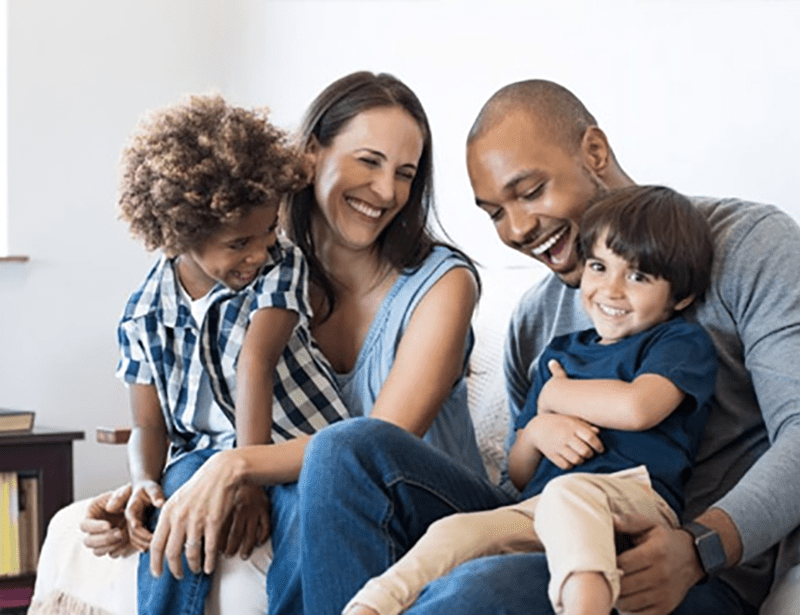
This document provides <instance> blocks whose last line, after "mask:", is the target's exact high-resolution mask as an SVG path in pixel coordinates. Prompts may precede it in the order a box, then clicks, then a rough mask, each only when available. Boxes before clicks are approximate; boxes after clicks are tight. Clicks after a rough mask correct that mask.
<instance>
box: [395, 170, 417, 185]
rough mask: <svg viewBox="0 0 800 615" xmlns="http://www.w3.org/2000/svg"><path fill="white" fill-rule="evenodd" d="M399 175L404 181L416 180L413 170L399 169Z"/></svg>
mask: <svg viewBox="0 0 800 615" xmlns="http://www.w3.org/2000/svg"><path fill="white" fill-rule="evenodd" d="M397 176H398V177H399V178H400V179H402V180H404V181H409V182H410V181H414V173H412V172H411V171H398V172H397Z"/></svg>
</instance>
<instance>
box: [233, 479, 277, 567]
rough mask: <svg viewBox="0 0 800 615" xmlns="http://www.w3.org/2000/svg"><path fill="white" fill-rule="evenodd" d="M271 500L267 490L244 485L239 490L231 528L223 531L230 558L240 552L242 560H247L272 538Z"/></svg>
mask: <svg viewBox="0 0 800 615" xmlns="http://www.w3.org/2000/svg"><path fill="white" fill-rule="evenodd" d="M270 529H271V528H270V522H269V499H268V498H267V495H266V493H264V488H263V487H259V486H257V485H251V484H247V483H245V484H243V485H240V486H239V488H238V489H237V490H236V495H235V496H234V505H233V511H232V513H231V515H230V526H229V527H228V528H227V531H226V530H225V529H223V536H224V535H225V534H227V541H226V543H225V546H224V548H223V552H224V553H225V555H227V556H228V557H230V556H232V555H235V554H236V552H237V551H238V553H239V555H240V556H241V557H242V559H247V558H248V557H250V554H251V553H252V552H253V549H254V548H255V547H256V546H258V545H261V544H264V542H265V541H266V540H267V538H269V534H270Z"/></svg>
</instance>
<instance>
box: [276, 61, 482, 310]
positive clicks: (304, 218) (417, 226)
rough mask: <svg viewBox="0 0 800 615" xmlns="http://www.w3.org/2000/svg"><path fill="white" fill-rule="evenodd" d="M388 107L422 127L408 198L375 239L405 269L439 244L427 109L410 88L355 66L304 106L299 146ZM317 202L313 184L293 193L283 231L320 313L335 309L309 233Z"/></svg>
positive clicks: (324, 141) (329, 137)
mask: <svg viewBox="0 0 800 615" xmlns="http://www.w3.org/2000/svg"><path fill="white" fill-rule="evenodd" d="M390 107H400V108H401V109H403V110H404V111H406V112H407V113H408V114H409V115H410V116H411V117H412V118H414V120H415V121H416V122H417V125H418V126H419V129H420V131H421V132H422V153H421V155H420V159H419V163H418V164H417V172H416V174H415V176H414V180H413V181H412V182H411V191H410V193H409V196H408V202H406V204H405V206H404V207H403V208H402V209H401V210H400V212H399V213H398V214H397V215H396V216H395V217H394V219H393V220H392V221H391V222H390V223H389V225H388V226H387V227H386V228H385V229H384V230H383V232H382V233H381V235H380V237H378V240H377V245H378V249H379V251H380V256H381V258H383V259H385V260H386V261H387V262H389V263H390V264H391V265H392V266H393V267H394V268H396V269H398V270H400V271H408V270H414V269H415V268H417V267H419V266H420V265H421V264H422V263H423V261H424V260H425V259H426V258H427V257H428V255H429V254H430V252H431V249H432V248H433V246H435V245H440V242H438V241H437V240H436V238H435V237H434V233H433V231H432V229H431V226H430V224H429V223H430V217H433V219H434V220H436V211H435V208H434V205H433V144H432V140H431V129H430V125H429V123H428V116H427V115H426V113H425V109H424V108H423V107H422V103H421V102H420V100H419V98H417V95H416V94H414V92H413V91H412V90H411V88H409V87H408V86H407V85H406V84H405V83H403V82H402V81H400V79H398V78H397V77H395V76H393V75H390V74H387V73H379V74H375V73H371V72H369V71H358V72H355V73H351V74H349V75H345V76H344V77H341V78H340V79H337V80H336V81H334V82H333V83H331V84H330V85H329V86H328V87H326V88H325V89H324V90H323V91H322V92H320V94H319V95H318V96H317V97H316V98H315V99H314V101H313V102H312V103H311V105H310V106H309V108H308V110H307V111H306V114H305V117H304V118H303V122H302V125H301V127H300V135H299V141H300V143H299V145H300V147H302V148H303V149H304V150H305V149H306V148H308V147H309V146H310V145H311V143H312V141H313V140H316V142H317V143H319V145H321V146H322V147H327V146H329V145H330V144H331V142H332V141H333V140H334V139H335V138H336V136H337V135H339V133H341V132H342V130H344V129H345V128H346V127H347V125H348V123H349V122H350V121H351V120H352V119H353V118H354V117H356V116H357V115H359V114H360V113H364V112H366V111H370V110H372V109H377V108H390ZM315 202H316V201H315V198H314V187H313V186H308V187H307V188H306V189H305V190H302V191H300V192H298V193H296V194H295V195H293V196H292V197H291V198H290V199H289V204H288V205H289V207H288V212H287V213H288V224H287V226H288V229H287V230H288V232H289V237H290V238H291V239H292V241H294V243H296V244H297V245H298V246H299V247H300V248H301V249H302V250H303V253H304V254H305V257H306V260H307V261H308V263H309V269H310V277H311V280H312V282H314V283H315V284H317V286H319V287H320V288H321V289H322V290H323V292H324V294H325V299H326V306H325V310H324V313H323V316H324V315H325V314H327V315H330V313H331V312H332V311H333V308H334V305H335V303H336V293H335V290H334V285H333V281H332V280H331V279H330V276H329V274H328V273H327V272H326V271H325V268H324V266H323V265H322V263H320V261H319V259H318V258H317V254H316V249H315V245H314V237H313V234H312V232H311V220H312V213H313V209H314V205H315ZM437 221H438V220H437ZM462 254H463V253H462ZM464 257H465V258H467V257H466V255H464ZM467 260H469V258H467Z"/></svg>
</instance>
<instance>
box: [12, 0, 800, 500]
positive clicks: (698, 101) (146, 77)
mask: <svg viewBox="0 0 800 615" xmlns="http://www.w3.org/2000/svg"><path fill="white" fill-rule="evenodd" d="M10 4H11V8H10V14H9V23H10V35H9V48H10V65H9V82H10V94H9V124H10V125H9V133H10V137H9V138H10V153H9V184H10V192H11V198H10V225H11V242H10V243H11V245H10V249H11V250H12V251H13V252H24V253H27V254H29V255H30V256H31V257H32V260H31V262H30V263H28V264H25V265H11V264H0V406H19V407H29V408H34V409H36V411H37V415H38V417H39V421H40V422H41V423H43V424H44V423H49V424H53V425H61V426H67V427H71V428H78V429H84V430H87V432H88V431H89V430H92V429H93V428H94V426H95V425H97V424H101V423H112V424H113V423H116V424H119V423H124V422H126V421H127V406H126V400H125V396H124V392H123V389H122V387H121V385H119V384H118V383H117V382H116V380H115V379H114V378H113V375H112V374H113V368H114V365H115V362H116V347H115V338H114V329H115V323H116V319H117V316H118V314H119V311H120V309H121V307H122V304H123V302H124V299H125V297H126V296H127V293H128V292H129V291H130V290H131V289H132V288H133V286H134V285H135V284H136V283H137V281H138V280H139V279H140V278H141V276H142V275H143V273H144V269H145V267H146V266H147V263H148V262H149V260H150V257H149V256H147V255H146V254H144V253H143V251H142V249H141V248H140V247H139V246H138V244H136V243H134V242H133V241H132V240H130V239H128V237H127V233H126V231H125V229H124V226H123V225H122V224H121V223H120V222H118V221H116V220H115V213H114V207H113V202H114V180H115V174H114V165H115V162H116V158H117V156H118V152H119V149H120V147H121V145H122V142H123V139H124V137H125V135H126V133H127V132H128V131H129V130H130V128H131V127H132V126H133V124H134V123H135V120H136V118H137V117H138V115H139V113H140V112H141V111H143V110H144V109H147V108H151V107H153V106H157V105H161V104H165V103H168V102H172V101H174V100H176V99H177V98H178V97H179V96H180V94H181V93H183V92H187V91H206V90H208V89H209V88H211V87H216V88H217V89H219V90H221V91H222V92H223V93H224V94H226V95H227V96H228V97H229V98H230V99H231V100H232V101H234V102H237V103H240V104H245V105H264V104H267V105H269V106H270V107H271V108H272V109H273V111H274V114H273V118H274V120H275V121H277V122H278V123H280V124H283V125H285V126H287V127H291V126H294V125H296V124H297V123H298V121H299V118H300V115H301V113H302V110H303V109H304V107H305V106H306V105H307V104H308V103H309V102H310V100H311V99H312V98H313V97H314V95H315V94H316V93H317V92H318V91H319V90H320V89H321V88H322V87H324V86H325V85H326V84H327V83H329V82H330V81H331V80H333V79H335V78H337V77H339V76H341V75H343V74H345V73H347V72H350V71H352V70H357V69H362V68H366V69H370V70H375V71H387V72H392V73H394V74H396V75H397V76H399V77H401V78H402V79H404V80H405V81H406V82H407V83H408V84H409V85H411V86H412V88H414V89H415V91H416V92H417V93H418V94H419V96H420V98H421V99H422V101H423V103H424V104H425V106H426V109H427V110H428V113H429V115H430V119H431V123H432V126H433V131H434V142H435V151H436V172H437V177H436V180H437V193H438V200H439V206H440V213H441V218H442V220H443V222H444V225H445V227H446V228H447V230H448V231H449V233H450V235H451V236H452V237H453V239H454V240H455V241H457V242H458V243H460V244H461V245H462V246H464V247H465V248H466V249H467V250H468V251H469V252H470V253H472V254H473V255H474V256H476V257H477V258H478V259H479V260H480V261H482V262H483V263H485V264H487V265H488V267H489V272H491V274H487V275H485V276H484V277H485V278H486V279H487V282H489V283H488V284H487V289H486V293H485V295H484V299H483V301H484V303H485V304H487V305H490V306H492V305H493V304H495V305H496V304H497V302H498V298H497V295H498V294H499V291H498V284H497V282H498V280H501V281H505V282H508V281H509V280H513V281H514V282H515V284H514V287H513V290H512V291H508V290H507V289H504V290H503V291H502V292H503V293H506V292H517V291H518V290H521V289H522V288H524V287H525V286H526V285H527V281H528V280H529V279H534V278H536V277H538V276H539V275H541V268H540V267H537V266H536V265H534V264H531V263H530V262H528V261H527V260H525V259H524V258H522V257H517V256H515V255H514V254H512V253H511V252H510V251H509V250H507V249H505V248H503V247H502V246H500V244H499V242H498V241H497V240H496V238H495V237H494V235H493V231H492V230H491V226H490V224H489V222H488V220H487V219H486V217H485V215H483V214H482V213H480V212H479V211H478V210H477V208H476V207H475V206H474V204H473V198H472V194H471V192H470V189H469V184H468V180H467V176H466V171H465V167H464V138H465V135H466V133H467V130H468V129H469V126H470V124H471V122H472V120H473V119H474V117H475V114H476V113H477V111H478V109H479V108H480V106H481V105H482V104H483V102H484V101H485V99H486V98H487V97H488V96H489V95H490V94H491V93H492V92H493V91H494V90H496V89H497V88H498V87H500V86H502V85H503V84H505V83H507V82H510V81H513V80H518V79H524V78H527V77H533V76H536V77H545V78H550V79H553V80H556V81H559V82H561V83H563V84H564V85H566V86H568V87H569V88H571V89H572V90H573V91H575V93H576V94H578V96H579V97H581V98H582V99H583V100H584V102H585V103H586V104H587V106H588V107H589V109H590V110H591V111H592V112H593V113H594V114H595V115H596V117H597V119H598V120H599V122H600V125H601V126H602V127H603V128H604V129H605V130H606V132H607V133H608V135H609V137H610V139H611V142H612V145H613V146H614V148H615V151H616V153H617V155H618V157H619V159H620V161H621V163H622V165H623V166H624V167H625V168H626V170H627V171H628V172H629V173H630V174H631V176H632V177H633V178H634V179H635V180H637V181H639V182H642V183H644V182H660V183H666V184H668V185H671V186H673V187H675V188H678V189H680V190H682V191H684V192H687V193H691V194H700V193H705V194H715V195H736V196H742V197H749V198H753V199H758V200H763V201H769V202H774V203H776V204H779V205H781V206H782V207H784V208H785V209H787V210H788V211H789V212H790V213H792V215H794V216H795V218H797V219H800V199H798V174H797V173H796V171H795V166H796V161H797V154H796V152H798V151H800V129H798V127H797V122H796V115H797V113H796V110H797V109H800V71H798V70H797V68H796V66H795V64H796V61H797V58H800V39H798V37H797V36H796V30H797V27H798V26H800V2H797V1H790V0H782V1H781V0H770V1H764V0H748V1H744V0H741V1H734V0H699V1H693V2H690V1H688V0H687V1H679V0H639V1H634V0H595V1H593V2H577V1H563V0H562V1H561V2H545V1H526V2H509V1H493V2H476V1H468V0H440V1H426V0H381V1H379V0H372V1H369V0H361V1H347V2H345V1H339V0H319V1H313V2H312V1H304V0H299V1H298V0H294V1H292V2H288V1H264V0H227V1H225V2H223V1H222V0H217V1H212V0H202V1H198V0H162V1H157V0H149V1H144V0H138V1H137V0H116V1H115V2H113V3H111V2H106V1H104V0H80V1H73V2H69V3H65V2H61V1H59V0H51V1H44V0H11V2H10ZM767 249H768V247H767ZM492 309H493V308H492ZM486 311H487V309H486V306H484V309H483V310H482V313H483V314H485V313H486ZM489 311H490V310H489ZM75 457H76V472H77V478H76V490H77V495H79V496H83V495H88V494H90V493H92V492H95V491H97V490H99V489H101V488H105V487H110V486H112V485H114V484H115V483H117V482H118V481H120V480H122V477H123V476H124V464H123V462H122V452H121V451H118V450H112V449H110V448H109V447H105V446H103V447H101V446H99V445H96V444H94V443H93V442H91V441H87V442H83V443H79V444H78V445H77V447H76V455H75Z"/></svg>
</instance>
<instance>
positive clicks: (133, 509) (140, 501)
mask: <svg viewBox="0 0 800 615" xmlns="http://www.w3.org/2000/svg"><path fill="white" fill-rule="evenodd" d="M164 501H165V499H164V492H163V491H161V485H159V484H158V483H157V482H156V481H154V480H143V481H139V482H137V483H136V484H135V485H134V486H133V493H132V495H131V498H130V499H129V500H128V505H127V506H126V507H125V519H126V520H127V522H128V534H129V535H130V540H131V544H132V545H133V546H134V547H136V549H138V550H139V551H147V549H148V548H149V547H150V539H151V538H152V537H153V534H152V533H151V532H150V530H149V529H147V525H146V521H147V513H148V511H149V510H150V508H161V507H162V506H163V505H164Z"/></svg>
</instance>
